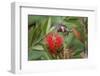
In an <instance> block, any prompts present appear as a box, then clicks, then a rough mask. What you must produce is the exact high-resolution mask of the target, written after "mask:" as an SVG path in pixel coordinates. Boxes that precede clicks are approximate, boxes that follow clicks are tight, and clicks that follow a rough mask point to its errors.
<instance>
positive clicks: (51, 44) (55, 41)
mask: <svg viewBox="0 0 100 76" xmlns="http://www.w3.org/2000/svg"><path fill="white" fill-rule="evenodd" d="M45 43H46V45H47V46H48V49H49V52H50V53H52V54H56V52H57V49H59V48H60V47H61V46H62V44H63V37H62V36H60V35H59V34H58V33H53V32H52V33H49V34H48V35H47V36H46V37H45Z"/></svg>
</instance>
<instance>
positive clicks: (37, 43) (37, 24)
mask: <svg viewBox="0 0 100 76" xmlns="http://www.w3.org/2000/svg"><path fill="white" fill-rule="evenodd" d="M87 20H88V18H87V17H74V16H36V15H29V16H28V60H50V59H60V58H61V59H64V58H63V56H64V57H65V56H66V54H64V53H63V52H64V49H68V50H72V53H74V54H71V56H70V58H82V57H81V55H80V54H81V53H82V52H84V51H85V49H87V46H86V45H87V41H88V40H87V39H88V36H87V33H88V32H87V29H88V28H87V26H88V25H87V24H88V23H87V22H88V21H87ZM59 24H63V25H64V26H65V27H66V28H65V29H66V30H67V29H69V30H70V32H69V33H68V34H65V33H64V32H58V33H59V34H60V35H62V36H63V37H64V43H63V44H64V46H63V48H62V49H59V50H61V52H59V55H57V54H56V55H51V53H50V52H49V51H48V47H47V46H46V44H45V43H44V38H45V37H46V35H47V34H48V33H50V32H57V28H56V27H57V25H59ZM73 27H76V30H77V31H78V32H80V35H81V37H82V39H83V40H84V42H82V41H80V40H79V39H78V38H77V37H75V35H74V33H73V31H72V28H73ZM67 32H68V31H67ZM69 52H70V51H69ZM61 54H62V55H61Z"/></svg>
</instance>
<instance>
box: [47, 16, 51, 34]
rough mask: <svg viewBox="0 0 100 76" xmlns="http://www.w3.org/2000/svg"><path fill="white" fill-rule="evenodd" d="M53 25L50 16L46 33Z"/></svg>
mask: <svg viewBox="0 0 100 76" xmlns="http://www.w3.org/2000/svg"><path fill="white" fill-rule="evenodd" d="M50 27H51V17H49V18H48V23H47V28H46V34H47V33H49V30H50Z"/></svg>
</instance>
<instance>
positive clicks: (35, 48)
mask: <svg viewBox="0 0 100 76" xmlns="http://www.w3.org/2000/svg"><path fill="white" fill-rule="evenodd" d="M32 50H44V49H43V47H42V46H41V45H36V46H33V47H32Z"/></svg>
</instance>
